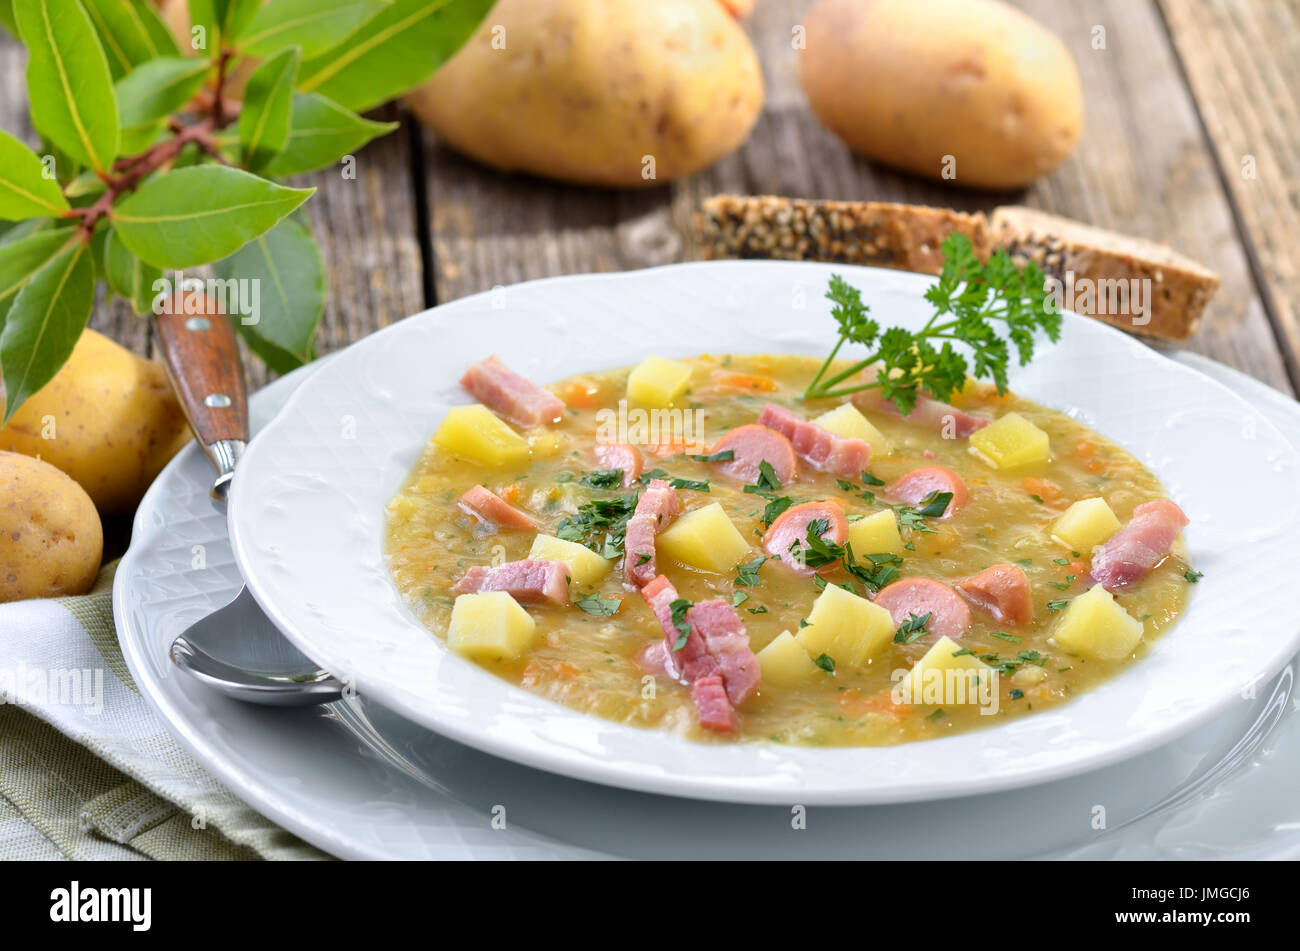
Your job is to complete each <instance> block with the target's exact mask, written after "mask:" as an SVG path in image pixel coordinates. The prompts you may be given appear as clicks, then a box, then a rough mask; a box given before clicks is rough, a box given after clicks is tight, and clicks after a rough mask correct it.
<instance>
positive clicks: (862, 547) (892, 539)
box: [849, 509, 903, 561]
mask: <svg viewBox="0 0 1300 951" xmlns="http://www.w3.org/2000/svg"><path fill="white" fill-rule="evenodd" d="M849 544H850V545H852V546H853V554H854V556H855V557H856V558H857V559H858V560H859V561H861V560H862V559H863V558H865V557H866V556H867V555H883V554H892V555H901V554H902V553H903V539H902V537H901V536H900V535H899V534H898V516H897V515H895V514H894V510H893V509H881V510H880V511H879V512H872V513H871V514H870V515H868V516H867V517H866V518H860V519H858V520H857V521H856V522H850V523H849Z"/></svg>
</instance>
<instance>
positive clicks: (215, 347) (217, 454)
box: [154, 293, 248, 502]
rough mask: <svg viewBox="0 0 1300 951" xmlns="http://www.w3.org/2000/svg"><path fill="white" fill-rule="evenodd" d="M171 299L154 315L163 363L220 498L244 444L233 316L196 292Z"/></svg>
mask: <svg viewBox="0 0 1300 951" xmlns="http://www.w3.org/2000/svg"><path fill="white" fill-rule="evenodd" d="M171 303H172V307H171V308H170V310H171V312H170V313H162V314H158V315H156V316H155V317H154V326H155V328H156V330H157V332H158V342H159V344H160V345H161V348H162V355H163V363H164V364H165V365H166V367H167V375H168V376H169V377H170V378H171V382H172V387H173V388H174V389H175V390H176V395H177V396H178V397H179V398H180V401H181V407H182V409H184V410H185V416H186V417H187V418H188V419H189V421H190V428H191V429H193V430H194V435H195V436H197V437H198V440H199V445H201V446H202V447H203V451H204V452H205V453H206V454H207V456H208V458H209V459H210V460H211V461H212V464H213V466H215V467H216V470H217V478H216V481H215V482H214V483H213V486H212V497H213V499H214V500H216V501H218V502H224V501H225V498H226V491H227V489H228V488H229V485H230V480H231V478H232V476H233V474H234V470H235V464H236V463H237V462H238V461H239V457H240V455H241V454H242V453H243V451H244V447H245V446H246V445H247V443H248V398H247V395H246V392H245V388H244V367H243V364H242V362H241V361H240V357H239V346H238V341H237V340H236V339H235V327H234V320H235V318H234V317H229V316H226V315H225V314H222V313H221V312H220V310H221V309H220V308H219V307H218V306H217V305H216V303H215V302H214V301H213V300H212V299H211V298H208V297H204V296H202V295H199V294H195V293H187V294H180V295H176V296H175V297H173V298H172V299H171ZM195 311H198V312H197V313H196V312H195Z"/></svg>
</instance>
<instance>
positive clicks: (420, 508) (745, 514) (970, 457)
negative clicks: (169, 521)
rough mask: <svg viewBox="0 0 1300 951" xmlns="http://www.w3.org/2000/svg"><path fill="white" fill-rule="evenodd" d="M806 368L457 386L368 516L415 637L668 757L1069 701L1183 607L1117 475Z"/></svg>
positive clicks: (1075, 456)
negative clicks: (382, 503)
mask: <svg viewBox="0 0 1300 951" xmlns="http://www.w3.org/2000/svg"><path fill="white" fill-rule="evenodd" d="M819 365H820V361H817V360H813V359H810V358H806V357H799V356H739V355H733V356H715V355H704V356H700V357H697V358H695V359H692V360H686V361H676V360H663V359H660V358H656V357H651V358H648V359H647V360H646V361H645V362H644V363H642V364H641V365H639V366H638V367H636V368H624V369H619V370H611V371H608V372H592V373H584V374H582V375H580V376H575V377H572V378H570V379H568V380H565V381H563V382H560V383H556V384H553V385H550V386H547V387H545V388H542V387H537V386H534V385H533V384H532V383H530V382H529V381H527V380H525V379H523V378H522V377H520V376H518V375H517V374H515V373H513V372H512V371H511V370H510V369H509V368H508V367H506V366H505V364H503V363H502V362H501V361H499V360H497V359H496V358H490V359H488V360H484V361H482V362H480V363H478V364H475V365H473V366H471V367H470V369H469V371H468V372H467V373H466V377H465V379H464V380H463V381H462V382H463V384H464V385H465V388H466V389H467V391H468V392H469V393H470V394H471V395H472V396H473V397H474V398H475V399H476V400H477V401H478V402H476V403H474V404H471V405H469V406H464V407H455V408H453V410H451V411H450V412H449V413H448V416H447V418H446V419H445V420H444V421H443V423H442V424H441V426H440V427H439V429H438V431H437V433H436V434H435V436H434V438H433V440H432V441H431V443H430V445H429V446H428V448H427V449H426V451H425V452H424V454H423V456H422V457H421V459H420V460H419V462H418V464H417V465H416V466H415V469H414V471H413V472H412V473H411V476H410V479H409V481H408V482H407V484H406V485H405V486H404V488H403V489H402V490H401V492H400V493H399V494H398V495H397V496H396V497H395V498H394V499H393V500H392V502H391V503H390V505H389V509H388V526H387V542H386V544H387V555H388V561H389V565H390V567H391V570H392V576H393V579H394V581H395V583H396V585H397V588H398V590H399V591H400V592H401V594H402V597H403V598H404V599H405V600H406V602H407V603H408V604H409V606H410V608H411V610H412V611H413V612H414V613H415V614H416V615H417V616H418V617H419V619H420V620H421V621H422V622H423V623H424V624H425V625H426V626H427V627H428V628H429V630H430V631H431V632H433V634H434V635H435V636H437V637H441V638H445V639H447V641H448V643H449V646H450V647H451V649H452V650H454V651H457V652H458V653H460V654H462V655H463V656H465V657H467V658H470V659H471V660H472V661H474V662H476V663H478V664H480V665H482V666H483V668H484V669H486V670H488V671H490V672H492V673H493V674H495V675H497V676H499V677H501V678H503V679H504V680H506V681H508V682H509V683H511V684H514V685H517V686H518V687H520V688H522V689H524V690H529V691H532V692H533V693H535V694H537V695H539V696H542V697H546V698H548V699H550V700H553V701H554V702H556V703H560V704H564V705H565V706H568V707H570V708H572V709H574V710H578V711H581V712H584V713H589V714H592V715H595V716H600V717H605V718H607V719H610V720H614V721H617V722H621V723H625V724H629V725H633V726H638V727H645V728H651V729H659V730H667V731H671V732H673V733H676V734H680V735H682V736H685V737H688V738H690V739H692V740H697V741H706V742H736V741H750V740H763V741H771V742H779V743H798V744H807V745H825V746H850V745H861V746H875V745H884V744H893V743H902V742H909V741H914V740H924V739H930V738H934V737H940V736H946V735H949V734H952V733H955V732H958V731H962V730H968V729H972V728H978V727H982V726H989V725H992V724H998V723H1002V722H1004V721H1006V720H1007V719H1009V718H1012V717H1018V716H1024V715H1026V714H1030V713H1034V712H1037V711H1041V710H1046V709H1049V708H1051V707H1054V706H1057V705H1059V704H1061V703H1064V702H1066V701H1068V700H1069V699H1070V698H1071V697H1073V696H1074V695H1076V694H1078V693H1080V692H1082V691H1085V690H1088V689H1089V688H1091V687H1093V686H1094V685H1096V684H1098V683H1100V682H1101V681H1102V680H1104V679H1106V678H1107V677H1110V676H1112V675H1114V674H1115V673H1116V672H1118V671H1119V670H1121V669H1122V668H1124V667H1125V666H1126V665H1128V664H1130V663H1134V662H1135V661H1137V660H1139V659H1140V658H1141V656H1142V655H1143V653H1144V651H1145V650H1146V649H1147V648H1148V645H1149V644H1150V643H1151V642H1152V641H1153V640H1154V639H1155V638H1157V637H1159V636H1160V635H1161V634H1162V633H1163V632H1164V631H1165V630H1166V629H1167V628H1169V627H1170V625H1172V624H1173V623H1174V622H1175V620H1176V619H1177V618H1178V616H1179V614H1180V612H1181V611H1182V610H1183V607H1184V605H1185V604H1186V599H1187V596H1188V591H1189V588H1190V585H1191V584H1192V583H1194V582H1195V580H1196V579H1197V578H1198V577H1199V576H1198V575H1197V574H1196V572H1195V571H1194V570H1193V569H1192V568H1191V566H1190V565H1189V564H1188V561H1187V558H1186V555H1185V549H1184V548H1183V545H1182V541H1181V535H1180V534H1179V533H1180V530H1181V528H1182V526H1183V525H1184V524H1185V523H1186V519H1185V518H1184V517H1183V515H1182V512H1181V511H1180V510H1179V509H1178V507H1177V506H1176V505H1174V504H1173V503H1172V502H1170V501H1168V500H1167V499H1166V495H1165V491H1164V489H1163V487H1162V486H1161V485H1160V483H1159V481H1158V480H1157V479H1156V477H1155V476H1154V475H1152V473H1150V472H1149V471H1147V470H1146V469H1145V468H1144V467H1143V466H1142V464H1141V463H1139V462H1138V460H1137V459H1135V458H1134V457H1133V456H1132V455H1130V454H1129V453H1128V452H1126V451H1125V450H1124V449H1122V448H1121V447H1119V446H1117V445H1115V444H1114V443H1112V442H1110V441H1109V440H1107V439H1106V438H1104V437H1102V436H1100V435H1098V434H1097V433H1095V432H1093V431H1092V430H1090V429H1088V428H1087V427H1086V426H1084V425H1082V424H1080V423H1079V422H1077V421H1075V420H1073V419H1070V418H1069V417H1067V416H1065V415H1064V414H1062V413H1059V412H1056V411H1054V410H1050V409H1046V408H1044V407H1042V406H1038V405H1036V404H1034V403H1032V402H1029V401H1028V400H1024V399H1021V398H1019V397H1017V396H1015V395H1012V394H1010V393H1008V394H1004V395H998V394H997V392H996V391H995V390H994V389H993V388H992V387H991V386H987V385H984V384H979V383H975V382H974V381H971V382H970V383H968V385H967V386H966V387H965V388H964V389H963V390H962V391H961V392H960V393H958V394H956V395H954V396H953V397H952V398H951V404H945V403H939V402H937V401H935V400H932V399H928V398H925V397H922V398H921V400H920V401H919V402H918V405H917V406H916V408H915V409H914V410H913V411H912V412H910V413H909V414H908V415H907V416H906V417H904V416H901V415H900V414H899V413H898V411H897V410H896V409H894V408H893V407H892V405H889V404H885V403H884V402H883V401H882V400H881V399H880V398H879V397H878V396H876V395H873V394H875V393H876V392H877V391H874V390H865V391H862V392H861V393H858V394H854V395H853V396H852V397H841V398H838V399H829V400H820V401H815V402H808V401H803V400H802V399H801V398H800V396H801V394H802V393H803V391H804V388H805V386H806V384H807V382H808V380H809V378H810V376H811V375H812V374H813V373H814V372H815V371H816V370H817V368H818V366H819Z"/></svg>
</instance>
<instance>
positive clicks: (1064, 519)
mask: <svg viewBox="0 0 1300 951" xmlns="http://www.w3.org/2000/svg"><path fill="white" fill-rule="evenodd" d="M1117 531H1119V519H1118V518H1117V517H1116V516H1115V513H1114V512H1112V511H1111V510H1110V506H1109V505H1107V504H1106V500H1105V499H1103V498H1100V497H1098V498H1095V499H1081V500H1079V501H1078V502H1075V503H1074V504H1073V505H1071V506H1070V507H1069V508H1068V509H1066V510H1065V511H1064V512H1063V513H1062V514H1061V517H1060V518H1058V519H1057V520H1056V521H1055V522H1053V523H1052V528H1051V536H1052V539H1053V540H1054V541H1056V542H1059V543H1060V544H1062V545H1064V546H1065V547H1066V548H1068V549H1070V550H1071V551H1077V552H1079V553H1080V554H1083V555H1086V554H1088V553H1089V552H1090V551H1092V550H1093V548H1095V547H1096V546H1098V545H1100V544H1101V543H1102V542H1104V541H1105V540H1106V539H1108V538H1110V536H1112V535H1114V534H1115V533H1116V532H1117Z"/></svg>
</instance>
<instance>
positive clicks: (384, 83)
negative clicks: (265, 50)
mask: <svg viewBox="0 0 1300 951" xmlns="http://www.w3.org/2000/svg"><path fill="white" fill-rule="evenodd" d="M492 3H493V0H394V3H393V4H392V6H390V7H388V8H387V9H385V10H384V11H383V12H381V13H379V14H378V15H377V16H374V17H372V18H371V19H370V20H368V21H366V23H365V25H363V26H362V27H361V29H359V30H357V31H356V33H354V34H353V35H352V36H350V37H348V38H347V40H346V42H344V43H343V44H341V45H340V46H338V47H336V48H334V49H331V50H328V51H326V52H325V53H322V54H321V55H319V56H316V57H313V58H312V59H310V60H308V61H306V62H304V63H303V64H302V69H300V70H299V72H298V88H299V89H300V90H302V91H303V92H318V93H320V94H321V95H323V96H327V97H329V98H330V99H333V100H334V101H335V102H337V103H338V104H339V105H341V106H344V107H345V108H348V109H352V110H353V111H355V112H364V111H365V110H367V109H370V108H373V107H374V106H377V105H379V104H380V103H381V102H386V101H388V100H389V99H392V98H394V97H396V96H399V95H401V94H402V93H404V92H407V91H408V90H410V89H412V88H414V87H415V86H418V85H419V84H420V83H422V82H424V80H426V79H428V78H429V77H430V76H432V75H433V73H434V70H436V69H437V68H438V67H439V66H441V65H442V64H443V63H444V62H446V61H447V60H448V59H450V58H451V56H452V55H453V54H454V53H455V52H456V51H457V50H458V49H460V48H461V46H462V45H463V44H464V42H465V41H466V40H467V39H469V36H470V34H471V33H473V32H474V30H475V28H476V27H477V26H478V25H479V23H480V22H481V21H482V19H483V17H484V16H486V15H487V12H488V10H489V9H491V7H492Z"/></svg>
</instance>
